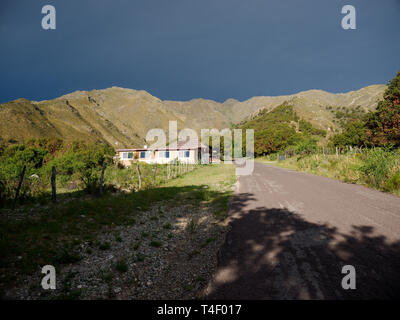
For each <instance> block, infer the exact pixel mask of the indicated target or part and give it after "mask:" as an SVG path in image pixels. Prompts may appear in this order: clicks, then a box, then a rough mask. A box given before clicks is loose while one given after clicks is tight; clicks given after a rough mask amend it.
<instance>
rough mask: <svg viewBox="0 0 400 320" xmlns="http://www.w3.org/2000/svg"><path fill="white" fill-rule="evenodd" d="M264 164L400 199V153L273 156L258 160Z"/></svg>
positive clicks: (389, 151)
mask: <svg viewBox="0 0 400 320" xmlns="http://www.w3.org/2000/svg"><path fill="white" fill-rule="evenodd" d="M257 160H258V161H261V162H266V163H269V164H276V165H278V166H281V167H284V168H288V169H294V170H299V171H305V172H309V173H313V174H317V175H322V176H325V177H329V178H334V179H338V180H341V181H344V182H347V183H356V184H362V185H366V186H368V187H371V188H374V189H377V190H381V191H385V192H391V193H393V194H396V195H399V196H400V150H398V149H396V150H386V149H384V148H375V149H365V150H363V152H362V153H358V152H356V151H347V152H345V153H342V154H340V155H339V156H337V155H335V154H322V153H316V154H307V155H295V156H292V157H286V158H285V159H284V160H279V161H278V160H277V155H276V154H272V155H270V156H266V157H260V158H258V159H257Z"/></svg>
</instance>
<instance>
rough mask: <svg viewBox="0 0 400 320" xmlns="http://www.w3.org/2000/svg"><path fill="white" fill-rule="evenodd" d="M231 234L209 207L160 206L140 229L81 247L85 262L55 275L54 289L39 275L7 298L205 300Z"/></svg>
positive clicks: (105, 235)
mask: <svg viewBox="0 0 400 320" xmlns="http://www.w3.org/2000/svg"><path fill="white" fill-rule="evenodd" d="M83 218H85V217H83ZM227 231H228V221H227V220H225V221H219V220H217V219H216V218H215V216H214V214H213V208H212V207H210V206H208V205H207V204H204V205H201V206H200V205H198V204H197V205H196V204H193V203H185V202H179V203H176V201H162V202H158V203H155V204H154V205H153V206H152V208H151V209H150V210H149V211H146V212H143V213H142V214H141V215H140V216H139V218H138V219H137V222H136V224H135V225H132V226H124V227H114V228H112V231H110V232H108V233H102V234H101V235H100V236H99V237H98V238H97V240H96V241H95V242H92V243H90V242H85V243H83V244H81V246H80V250H79V251H80V252H79V254H80V256H81V258H82V259H81V260H80V261H79V262H77V263H73V264H69V265H65V266H64V267H63V268H62V269H61V270H56V273H57V278H56V279H57V281H56V282H57V286H56V289H55V290H44V289H42V287H41V285H40V283H41V279H42V277H43V276H44V275H43V274H41V270H37V272H36V273H35V275H33V276H30V277H26V278H25V279H18V280H16V284H17V285H16V286H15V287H14V288H13V289H10V290H9V291H8V292H7V293H6V297H5V298H9V299H194V298H202V292H203V290H204V288H205V287H206V285H207V283H208V281H209V280H210V279H211V277H212V274H213V272H214V271H215V270H216V264H217V253H218V250H219V248H220V247H221V246H222V244H223V242H224V240H225V235H226V233H227Z"/></svg>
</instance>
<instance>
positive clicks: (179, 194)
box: [0, 164, 235, 299]
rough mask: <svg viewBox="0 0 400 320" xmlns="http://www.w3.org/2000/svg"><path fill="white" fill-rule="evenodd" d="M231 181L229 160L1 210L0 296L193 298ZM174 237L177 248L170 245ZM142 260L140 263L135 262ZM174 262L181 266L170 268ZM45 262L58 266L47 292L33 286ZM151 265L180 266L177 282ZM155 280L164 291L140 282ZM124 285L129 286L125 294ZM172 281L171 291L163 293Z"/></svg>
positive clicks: (218, 239) (211, 256) (222, 226)
mask: <svg viewBox="0 0 400 320" xmlns="http://www.w3.org/2000/svg"><path fill="white" fill-rule="evenodd" d="M127 170H129V169H127ZM234 182H235V171H234V167H233V166H232V165H223V164H221V165H209V166H199V167H197V168H196V170H194V171H191V172H188V173H186V174H185V175H182V176H179V177H176V179H173V180H169V181H167V182H166V183H163V184H162V185H159V186H157V187H156V186H154V187H152V188H150V187H148V188H144V189H142V190H140V191H137V192H111V191H107V192H105V194H104V195H103V197H97V196H94V195H91V194H86V196H81V197H76V198H74V199H70V200H68V199H65V201H58V202H57V203H48V204H46V205H40V204H36V205H32V204H31V203H30V202H28V203H26V204H24V203H22V204H20V205H19V206H18V207H17V208H16V209H15V210H12V209H11V208H3V209H1V214H0V233H1V235H2V236H1V238H0V256H1V277H0V288H1V291H2V295H4V296H7V297H14V298H18V299H24V298H29V297H30V298H59V299H67V298H72V299H76V298H89V299H90V298H99V297H100V298H113V297H115V296H116V295H120V294H127V295H129V297H130V298H134V297H136V298H137V297H142V298H144V297H146V298H152V296H151V294H152V292H153V297H158V298H170V297H180V298H182V297H193V296H194V295H196V294H197V292H198V290H200V288H201V287H202V286H203V285H204V284H205V280H204V281H203V280H202V281H201V283H199V282H198V281H197V280H195V278H199V279H200V278H201V279H203V278H204V279H207V277H209V276H210V274H211V271H212V270H211V269H212V268H213V267H214V263H215V257H216V252H217V250H218V248H219V246H220V245H221V244H222V242H223V239H224V234H225V231H226V230H227V226H226V222H225V218H226V214H227V209H228V201H229V198H230V196H231V194H232V185H233V183H234ZM72 200H73V201H72ZM178 240H179V241H178ZM177 243H179V244H180V245H179V246H180V248H177V249H176V250H177V251H176V252H175V251H171V250H172V249H171V248H175V247H174V246H175V244H177ZM211 243H214V245H213V246H211ZM168 248H169V249H168ZM174 250H175V249H174ZM174 252H175V253H176V255H174V254H173V253H174ZM178 252H179V255H177V253H178ZM185 256H186V258H185V259H188V260H187V261H189V260H190V261H191V259H194V257H198V259H200V260H199V261H197V260H194V261H192V262H190V264H189V265H188V264H185V263H184V262H182V259H183V257H185ZM185 259H183V260H184V261H186V260H185ZM196 259H197V258H196ZM201 259H203V261H207V263H208V265H205V264H204V263H202V260H201ZM143 261H145V262H146V263H145V264H144V265H143V264H141V265H138V264H140V263H141V262H143ZM160 263H161V265H160ZM180 263H181V264H182V266H181V267H176V266H175V265H179V264H180ZM193 263H194V264H195V265H192V264H193ZM48 264H50V265H54V266H55V267H56V270H64V271H61V272H60V273H58V275H60V276H59V278H60V279H58V280H57V281H58V284H59V285H58V287H57V288H59V290H56V292H53V293H48V292H46V293H44V292H43V290H41V289H40V279H41V276H42V275H41V273H40V271H41V267H42V266H44V265H48ZM88 266H90V267H88ZM156 266H157V267H156ZM98 268H101V272H99V271H100V270H99V269H98ZM153 268H161V269H160V270H159V271H160V272H161V270H163V272H167V271H168V270H169V269H168V268H174V269H176V270H174V271H176V272H178V271H179V270H181V269H179V268H184V269H182V270H181V271H182V272H183V273H184V276H183V275H182V281H183V280H185V281H183V282H182V281H181V280H180V281H181V282H182V283H180V282H179V283H177V282H174V283H173V281H172V282H167V283H166V279H161V278H158V276H159V272H155V271H154V270H153ZM178 269H179V270H178ZM186 269H189V270H186ZM77 270H79V271H77ZM157 270H158V269H157ZM196 270H198V273H197V274H196V272H195V271H196ZM160 274H161V273H160ZM177 277H178V278H179V275H177ZM191 277H194V278H193V279H191ZM149 279H150V280H149ZM128 280H129V282H126V281H128ZM155 281H160V283H161V282H162V283H163V284H162V287H163V288H164V289H163V290H164V291H160V292H159V293H157V290H153V289H151V286H150V285H148V283H154V282H155ZM125 282H126V283H125ZM124 283H125V284H124ZM128 285H129V286H128ZM124 286H128V287H129V290H133V289H135V290H133V291H129V294H128V293H127V291H126V290H128V287H126V288H125V289H126V290H125V289H124ZM168 286H169V287H168ZM172 286H175V287H176V288H178V289H179V290H178V289H177V290H178V291H177V292H175V293H173V291H171V293H170V294H168V292H169V291H168V290H171V288H172ZM188 286H189V287H188ZM160 287H161V284H160ZM105 288H109V289H110V290H106V289H105ZM112 288H119V289H120V290H119V289H118V290H117V291H118V292H117V291H115V292H114V291H113V290H111V289H112ZM121 288H122V289H121ZM185 288H186V289H185ZM189 289H190V290H189ZM160 290H161V289H160ZM107 292H108V293H107ZM49 294H50V295H49Z"/></svg>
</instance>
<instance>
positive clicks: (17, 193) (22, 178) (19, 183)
mask: <svg viewBox="0 0 400 320" xmlns="http://www.w3.org/2000/svg"><path fill="white" fill-rule="evenodd" d="M25 170H26V166H24V168H23V169H22V173H21V176H20V178H19V182H18V187H17V190H16V192H15V198H14V203H13V209H14V208H15V205H16V204H17V200H18V196H19V191H20V190H21V186H22V181H23V180H24V175H25Z"/></svg>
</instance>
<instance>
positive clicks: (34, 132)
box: [0, 85, 386, 148]
mask: <svg viewBox="0 0 400 320" xmlns="http://www.w3.org/2000/svg"><path fill="white" fill-rule="evenodd" d="M385 88H386V85H370V86H367V87H364V88H361V89H359V90H353V91H349V92H345V93H330V92H327V91H324V90H319V89H311V90H306V91H301V92H298V93H295V94H291V95H282V96H255V97H251V98H249V99H247V100H244V101H239V100H236V99H233V98H229V99H227V100H225V101H224V102H222V103H221V102H217V101H214V100H212V99H203V98H194V99H191V100H187V101H175V100H161V99H159V98H157V97H155V96H153V95H151V94H150V93H149V92H147V91H145V90H136V89H129V88H121V87H116V86H113V87H110V88H104V89H96V90H88V91H86V90H77V91H74V92H71V93H67V94H65V95H62V96H60V97H57V98H55V99H50V100H42V101H30V100H28V99H25V98H19V99H16V100H13V101H10V102H5V103H1V104H0V123H1V126H0V139H1V140H3V141H10V140H12V142H15V141H16V142H22V141H24V140H27V139H29V138H41V137H53V138H60V139H65V140H88V141H104V142H107V143H109V144H110V145H112V146H114V147H117V148H118V147H130V146H142V145H143V144H146V141H145V136H146V133H147V131H148V130H149V129H152V128H161V129H164V130H166V131H167V129H168V121H170V120H177V121H178V129H183V128H192V129H194V130H196V131H199V130H200V129H202V128H210V129H211V128H217V129H222V128H226V127H228V128H230V127H232V125H234V124H238V123H240V122H241V121H244V120H246V119H249V118H251V117H253V116H254V115H255V114H257V112H259V111H260V110H263V109H267V110H272V109H273V108H275V107H276V106H278V105H280V104H282V103H284V102H288V103H290V104H292V105H293V107H294V109H295V110H296V111H297V112H298V113H299V115H300V116H301V117H302V118H304V119H306V120H308V121H310V122H311V123H313V124H314V125H315V126H317V127H320V128H323V129H328V128H329V130H330V129H332V130H334V129H337V125H336V124H335V123H334V121H333V118H332V114H331V112H329V111H328V110H327V108H326V107H327V106H333V107H340V106H345V107H348V108H355V107H357V106H361V108H363V109H364V110H366V111H368V110H373V109H374V108H375V107H376V104H377V101H378V100H380V99H382V96H383V92H384V90H385Z"/></svg>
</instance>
